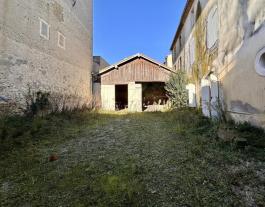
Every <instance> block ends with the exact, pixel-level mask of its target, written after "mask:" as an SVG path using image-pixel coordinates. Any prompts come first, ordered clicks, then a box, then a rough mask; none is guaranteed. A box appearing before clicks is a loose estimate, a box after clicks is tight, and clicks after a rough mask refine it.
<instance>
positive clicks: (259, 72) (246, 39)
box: [171, 0, 265, 127]
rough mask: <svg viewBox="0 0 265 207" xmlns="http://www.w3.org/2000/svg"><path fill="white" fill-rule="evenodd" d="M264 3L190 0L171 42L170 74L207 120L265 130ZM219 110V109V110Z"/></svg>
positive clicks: (252, 0)
mask: <svg viewBox="0 0 265 207" xmlns="http://www.w3.org/2000/svg"><path fill="white" fill-rule="evenodd" d="M264 22H265V1H263V0H251V1H249V0H226V1H224V0H189V1H187V3H186V7H185V9H184V12H183V15H182V18H181V22H180V24H179V27H178V29H177V32H176V35H175V38H174V40H173V43H172V46H171V51H172V55H173V67H174V69H175V70H184V71H186V72H187V74H188V76H189V80H190V84H189V85H188V86H187V89H189V93H190V97H193V102H194V106H202V109H203V112H204V114H205V115H207V116H216V115H217V112H218V107H220V104H218V102H219V101H221V103H222V106H223V108H224V109H225V111H226V112H227V114H229V115H230V116H231V117H232V118H234V119H235V120H238V121H249V122H251V123H252V124H256V125H258V126H263V127H265V38H264V35H265V23H264ZM219 109H220V108H219Z"/></svg>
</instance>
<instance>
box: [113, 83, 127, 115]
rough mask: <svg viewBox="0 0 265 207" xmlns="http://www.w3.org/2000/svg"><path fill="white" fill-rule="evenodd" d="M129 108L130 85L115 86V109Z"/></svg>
mask: <svg viewBox="0 0 265 207" xmlns="http://www.w3.org/2000/svg"><path fill="white" fill-rule="evenodd" d="M126 108H128V85H115V109H116V110H123V109H126Z"/></svg>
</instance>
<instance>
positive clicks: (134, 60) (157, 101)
mask: <svg viewBox="0 0 265 207" xmlns="http://www.w3.org/2000/svg"><path fill="white" fill-rule="evenodd" d="M172 73H173V71H172V70H171V69H170V68H168V67H167V66H165V65H162V64H160V63H158V62H157V61H155V60H152V59H151V58H149V57H146V56H145V55H142V54H136V55H134V56H131V57H129V58H126V59H124V60H122V61H120V62H118V63H116V64H114V65H111V66H109V67H107V68H104V69H103V70H101V71H100V73H99V77H100V81H101V106H102V109H104V110H111V111H114V110H122V109H128V110H129V111H132V112H142V111H145V110H148V109H149V108H150V107H151V106H158V105H161V106H163V105H165V104H166V103H167V101H168V99H167V96H166V91H165V89H164V87H165V82H166V81H167V80H168V79H169V77H170V75H171V74H172Z"/></svg>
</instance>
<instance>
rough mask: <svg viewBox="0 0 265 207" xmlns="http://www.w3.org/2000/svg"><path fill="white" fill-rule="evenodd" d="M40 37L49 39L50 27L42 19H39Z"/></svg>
mask: <svg viewBox="0 0 265 207" xmlns="http://www.w3.org/2000/svg"><path fill="white" fill-rule="evenodd" d="M40 36H41V37H43V38H44V39H46V40H49V38H50V26H49V24H48V23H47V22H45V21H44V20H42V19H40Z"/></svg>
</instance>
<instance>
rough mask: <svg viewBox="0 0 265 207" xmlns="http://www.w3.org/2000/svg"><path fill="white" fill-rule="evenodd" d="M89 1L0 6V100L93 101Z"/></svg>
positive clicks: (5, 2) (33, 0) (13, 1)
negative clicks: (45, 95)
mask: <svg viewBox="0 0 265 207" xmlns="http://www.w3.org/2000/svg"><path fill="white" fill-rule="evenodd" d="M92 31H93V27H92V0H82V1H81V0H27V1H24V0H1V1H0V96H1V97H4V98H5V99H8V100H14V101H15V102H17V103H21V104H22V105H23V103H24V102H25V100H24V99H25V94H26V93H27V91H28V90H29V88H30V89H31V90H32V91H45V92H50V93H51V94H53V95H55V96H68V97H73V98H74V99H76V100H77V99H78V100H79V101H82V103H87V102H88V101H89V100H90V99H91V98H92V86H91V85H92V80H91V72H92V66H93V57H92Z"/></svg>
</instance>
